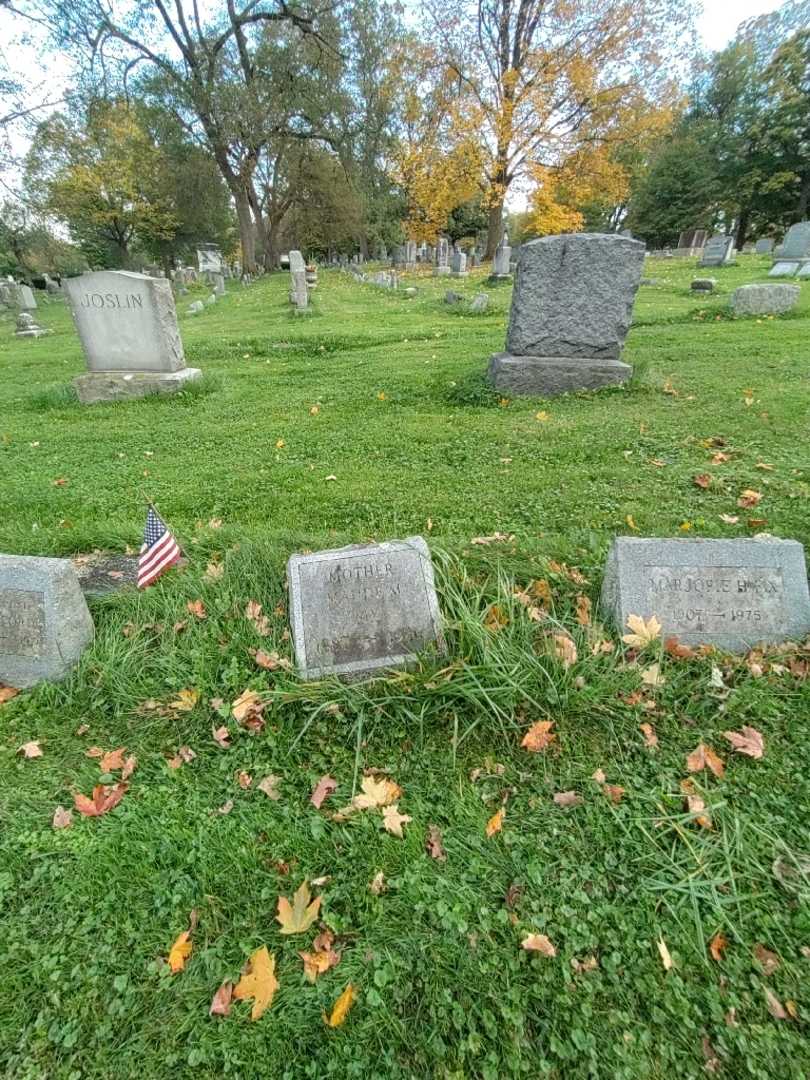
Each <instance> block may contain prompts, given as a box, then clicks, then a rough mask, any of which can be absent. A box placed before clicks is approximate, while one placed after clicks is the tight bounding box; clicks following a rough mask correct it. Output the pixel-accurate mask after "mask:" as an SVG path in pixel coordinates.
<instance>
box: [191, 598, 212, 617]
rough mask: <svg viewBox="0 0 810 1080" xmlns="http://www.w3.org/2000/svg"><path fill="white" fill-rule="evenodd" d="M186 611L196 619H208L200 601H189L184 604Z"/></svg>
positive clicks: (203, 605)
mask: <svg viewBox="0 0 810 1080" xmlns="http://www.w3.org/2000/svg"><path fill="white" fill-rule="evenodd" d="M186 610H187V611H188V612H189V614H191V615H193V616H194V617H195V618H197V619H205V618H207V617H208V615H207V612H206V610H205V604H204V603H203V602H202V600H189V601H188V603H187V604H186Z"/></svg>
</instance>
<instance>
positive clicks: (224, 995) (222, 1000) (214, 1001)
mask: <svg viewBox="0 0 810 1080" xmlns="http://www.w3.org/2000/svg"><path fill="white" fill-rule="evenodd" d="M232 997H233V983H232V982H230V981H229V980H226V981H225V982H224V983H223V984H222V986H220V988H219V990H217V992H216V993H215V994H214V996H213V997H212V998H211V1006H210V1008H209V1009H208V1015H209V1016H228V1015H229V1014H230V1011H231V998H232Z"/></svg>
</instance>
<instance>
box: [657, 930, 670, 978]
mask: <svg viewBox="0 0 810 1080" xmlns="http://www.w3.org/2000/svg"><path fill="white" fill-rule="evenodd" d="M658 952H659V954H660V956H661V963H662V964H663V965H664V971H669V969H670V968H671V967H672V957H671V956H670V954H669V949H668V948H667V945H666V942H665V941H664V939H663V938H660V939H659V941H658Z"/></svg>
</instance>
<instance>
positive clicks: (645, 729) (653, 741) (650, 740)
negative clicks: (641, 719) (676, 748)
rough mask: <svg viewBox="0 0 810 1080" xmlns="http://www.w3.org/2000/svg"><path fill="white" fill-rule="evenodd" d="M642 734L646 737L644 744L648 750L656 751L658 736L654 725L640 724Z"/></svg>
mask: <svg viewBox="0 0 810 1080" xmlns="http://www.w3.org/2000/svg"><path fill="white" fill-rule="evenodd" d="M638 726H639V728H640V729H641V733H642V735H643V736H644V743H645V745H646V747H647V749H648V750H655V749H656V748H657V746H658V736H657V735H656V734H655V728H654V727H653V726H652V724H639V725H638Z"/></svg>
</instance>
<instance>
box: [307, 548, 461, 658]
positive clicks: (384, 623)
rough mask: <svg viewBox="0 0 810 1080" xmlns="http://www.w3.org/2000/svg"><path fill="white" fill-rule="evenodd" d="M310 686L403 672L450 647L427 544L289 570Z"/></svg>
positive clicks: (345, 552)
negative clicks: (434, 650)
mask: <svg viewBox="0 0 810 1080" xmlns="http://www.w3.org/2000/svg"><path fill="white" fill-rule="evenodd" d="M287 578H288V580H289V584H290V608H291V621H292V630H293V640H294V643H295V657H296V662H297V665H298V669H299V671H300V673H301V675H302V677H303V678H305V679H320V678H324V677H326V676H328V675H342V676H347V677H350V678H357V677H361V676H365V675H368V676H370V675H374V674H381V673H382V672H384V671H386V670H390V669H391V668H400V667H404V666H406V665H408V664H409V663H411V662H413V661H414V660H415V659H416V654H417V653H418V652H420V651H422V650H424V649H426V648H428V647H429V646H433V647H438V648H439V649H442V648H443V646H444V642H443V638H442V629H441V615H440V612H439V604H438V600H437V598H436V589H435V586H434V581H433V565H432V563H431V559H430V551H429V549H428V546H427V544H426V543H425V541H424V540H423V539H422V537H421V536H411V537H408V538H407V539H406V540H392V541H389V542H387V543H383V544H366V545H356V546H352V547H345V548H339V549H337V550H333V551H319V552H315V553H314V554H311V555H293V556H292V557H291V559H290V560H289V562H288V564H287Z"/></svg>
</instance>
